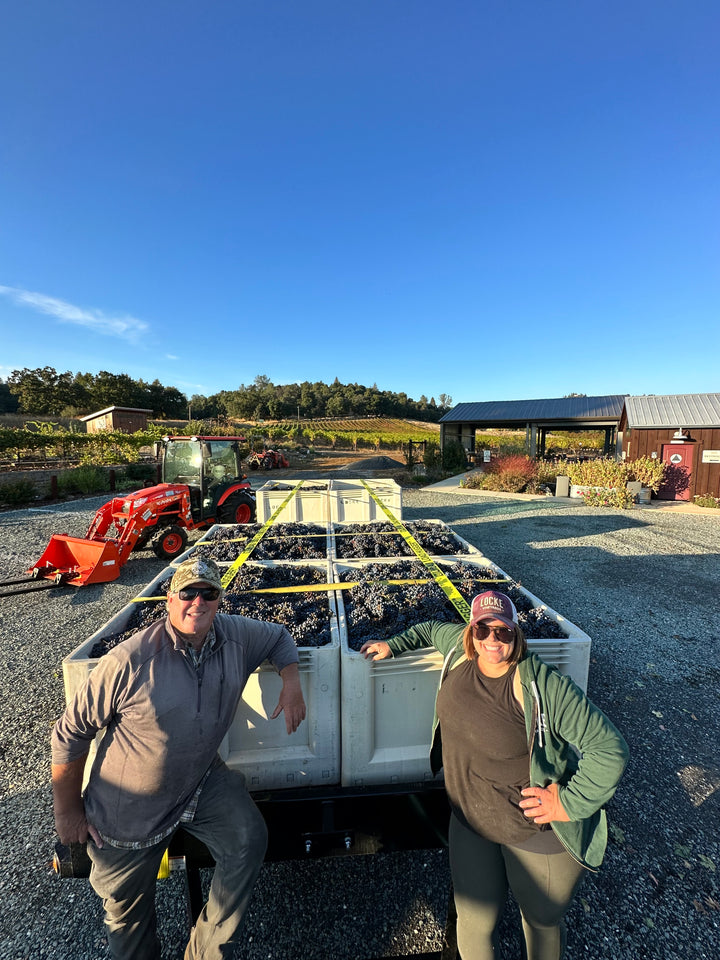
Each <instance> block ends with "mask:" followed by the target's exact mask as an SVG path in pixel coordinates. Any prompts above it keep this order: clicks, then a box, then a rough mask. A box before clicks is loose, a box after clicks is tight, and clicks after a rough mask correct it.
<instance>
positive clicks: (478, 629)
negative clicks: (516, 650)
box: [473, 623, 515, 643]
mask: <svg viewBox="0 0 720 960" xmlns="http://www.w3.org/2000/svg"><path fill="white" fill-rule="evenodd" d="M473 631H474V633H475V636H476V637H477V638H478V640H485V639H486V638H487V637H489V636H490V634H491V633H494V634H495V639H496V640H499V641H500V643H512V642H513V640H514V639H515V631H514V630H511V629H510V628H509V627H489V626H488V625H487V624H486V623H474V624H473Z"/></svg>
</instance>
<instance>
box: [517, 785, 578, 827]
mask: <svg viewBox="0 0 720 960" xmlns="http://www.w3.org/2000/svg"><path fill="white" fill-rule="evenodd" d="M521 793H522V795H523V796H524V797H526V798H527V799H526V800H521V801H520V808H521V810H522V812H523V813H524V814H525V816H526V817H528V818H530V819H532V820H534V821H535V823H552V821H553V820H562V821H565V822H567V821H569V820H570V817H569V816H568V815H567V814H566V813H565V810H564V809H563V805H562V804H561V803H560V795H559V790H558V785H557V784H556V783H551V784H549V786H548V787H547V788H545V787H526V788H525V789H524V790H522V791H521Z"/></svg>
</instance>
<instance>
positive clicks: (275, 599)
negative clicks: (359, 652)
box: [220, 592, 333, 647]
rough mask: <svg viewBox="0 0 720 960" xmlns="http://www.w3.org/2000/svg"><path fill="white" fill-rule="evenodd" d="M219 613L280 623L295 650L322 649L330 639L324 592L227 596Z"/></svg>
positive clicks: (235, 594) (330, 616) (329, 620)
mask: <svg viewBox="0 0 720 960" xmlns="http://www.w3.org/2000/svg"><path fill="white" fill-rule="evenodd" d="M220 609H221V610H222V612H223V613H232V614H237V615H239V616H242V617H252V618H253V619H255V620H267V621H270V622H272V623H282V624H283V626H285V627H287V629H288V631H289V633H290V636H291V637H292V638H293V640H294V641H295V643H296V644H297V646H298V647H324V646H326V645H327V644H328V643H330V642H331V640H332V632H331V618H332V616H333V614H332V612H331V608H330V603H329V602H328V597H327V593H324V592H323V593H286V594H283V593H277V594H260V595H258V594H252V593H231V594H228V595H227V596H226V597H225V599H224V600H223V602H222V604H221V606H220Z"/></svg>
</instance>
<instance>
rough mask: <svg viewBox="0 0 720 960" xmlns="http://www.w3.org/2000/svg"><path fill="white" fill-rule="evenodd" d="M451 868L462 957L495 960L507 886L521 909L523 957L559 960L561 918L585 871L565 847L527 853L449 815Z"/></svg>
mask: <svg viewBox="0 0 720 960" xmlns="http://www.w3.org/2000/svg"><path fill="white" fill-rule="evenodd" d="M449 841H450V851H449V852H450V869H451V873H452V881H453V887H454V892H455V907H456V909H457V943H458V952H459V954H460V956H461V957H462V960H494V958H495V957H497V956H499V953H498V952H497V925H498V922H499V920H500V915H501V913H502V910H503V908H504V906H505V898H506V896H507V890H508V886H509V887H510V889H511V890H512V892H513V896H514V897H515V900H516V901H517V904H518V906H519V907H520V913H521V916H522V926H523V934H524V938H525V956H526V957H527V958H528V960H561V958H562V957H563V955H564V953H565V923H564V921H563V917H564V916H565V913H566V911H567V909H568V907H569V906H570V902H571V901H572V898H573V895H574V893H575V891H576V890H577V888H578V886H579V885H580V883H581V882H582V878H583V876H584V874H585V870H584V868H583V867H581V866H580V864H579V863H578V862H577V861H576V860H574V859H573V858H572V857H571V856H570V854H569V853H566V852H565V851H564V850H563V851H561V852H559V853H553V854H549V855H548V854H544V853H529V852H528V851H527V850H519V849H518V848H517V847H508V846H504V845H502V844H499V843H491V842H490V841H489V840H485V839H483V837H481V836H479V835H478V834H477V833H475V832H474V831H473V830H469V829H468V828H467V827H465V826H464V825H463V824H461V823H460V821H459V820H458V819H457V817H455V816H454V815H453V816H451V818H450V834H449Z"/></svg>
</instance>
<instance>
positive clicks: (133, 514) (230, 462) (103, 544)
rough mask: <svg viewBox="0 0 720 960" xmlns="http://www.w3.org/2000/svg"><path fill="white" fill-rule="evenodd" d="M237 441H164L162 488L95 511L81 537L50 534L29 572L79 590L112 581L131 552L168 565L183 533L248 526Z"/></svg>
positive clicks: (249, 509) (250, 498)
mask: <svg viewBox="0 0 720 960" xmlns="http://www.w3.org/2000/svg"><path fill="white" fill-rule="evenodd" d="M242 440H243V438H242V437H164V438H163V441H162V446H161V452H162V471H161V472H162V483H159V484H157V485H156V486H152V487H144V488H143V489H142V490H138V491H137V492H136V493H130V494H128V495H127V496H122V497H113V499H112V500H110V501H109V502H108V503H106V504H105V505H104V506H102V507H100V509H99V510H98V512H97V513H96V514H95V518H94V519H93V521H92V523H91V524H90V526H89V527H88V531H87V533H86V534H85V537H84V538H81V537H70V536H67V535H66V534H55V535H54V536H53V537H52V538H51V540H50V543H49V544H48V546H47V549H46V550H45V552H44V553H43V555H42V556H41V557H40V559H39V560H38V561H37V563H35V564H34V565H33V566H32V567H30V569H29V570H28V571H27V574H29V575H30V577H31V578H32V579H45V580H52V581H53V583H55V584H57V585H59V584H61V583H69V584H72V585H73V586H77V587H81V586H84V585H85V584H88V583H108V582H109V581H111V580H116V579H117V577H118V576H119V574H120V567H121V566H122V565H123V564H124V563H125V561H126V560H127V559H128V557H129V555H130V553H131V552H132V551H133V550H142V549H143V548H145V547H148V546H149V547H151V548H152V549H153V550H154V551H155V554H156V556H158V557H159V558H161V559H164V560H172V559H173V558H174V557H177V556H178V555H179V554H181V553H182V552H183V550H184V549H185V546H186V544H187V537H188V531H189V530H204V529H206V528H207V527H210V526H212V524H214V523H252V522H253V520H254V519H255V494H254V493H253V492H252V490H251V488H250V482H249V481H248V479H247V477H246V476H245V474H244V473H242V470H241V462H242V461H241V454H240V447H239V443H240V442H242Z"/></svg>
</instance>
